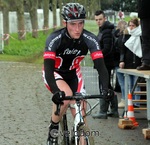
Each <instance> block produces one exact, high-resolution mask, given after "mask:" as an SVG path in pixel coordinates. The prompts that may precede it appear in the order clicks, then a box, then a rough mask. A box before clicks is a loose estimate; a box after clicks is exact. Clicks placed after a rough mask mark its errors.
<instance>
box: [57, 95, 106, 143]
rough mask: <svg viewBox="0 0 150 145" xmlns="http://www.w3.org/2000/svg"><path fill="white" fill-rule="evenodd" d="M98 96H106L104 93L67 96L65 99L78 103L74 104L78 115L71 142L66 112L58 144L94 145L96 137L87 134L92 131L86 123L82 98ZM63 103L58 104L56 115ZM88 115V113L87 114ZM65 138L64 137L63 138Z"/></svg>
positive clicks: (61, 122) (75, 119) (61, 123)
mask: <svg viewBox="0 0 150 145" xmlns="http://www.w3.org/2000/svg"><path fill="white" fill-rule="evenodd" d="M96 98H104V96H103V95H81V94H78V95H75V96H66V97H65V98H63V100H75V101H76V103H75V104H72V105H73V106H74V108H75V110H76V115H75V118H74V126H73V130H72V132H73V135H72V136H71V142H70V132H69V130H68V124H67V115H66V114H64V115H63V117H62V120H61V121H60V125H61V128H62V133H63V134H59V133H58V134H59V136H58V144H57V145H94V138H93V137H92V136H89V135H87V134H86V133H87V132H88V133H89V132H90V129H89V128H88V127H87V126H86V125H85V122H84V116H83V115H82V112H81V100H86V99H96ZM60 107H61V105H58V106H57V110H56V112H55V114H56V115H59V112H60ZM86 115H87V114H86ZM62 138H63V139H62Z"/></svg>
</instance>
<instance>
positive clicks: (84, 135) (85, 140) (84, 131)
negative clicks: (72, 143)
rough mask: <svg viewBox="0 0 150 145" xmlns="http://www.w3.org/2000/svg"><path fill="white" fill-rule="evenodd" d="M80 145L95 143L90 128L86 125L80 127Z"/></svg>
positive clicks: (92, 144)
mask: <svg viewBox="0 0 150 145" xmlns="http://www.w3.org/2000/svg"><path fill="white" fill-rule="evenodd" d="M78 135H79V138H78V145H95V144H94V138H93V137H92V136H91V135H90V129H89V128H88V127H87V126H85V125H81V126H80V127H79V128H78Z"/></svg>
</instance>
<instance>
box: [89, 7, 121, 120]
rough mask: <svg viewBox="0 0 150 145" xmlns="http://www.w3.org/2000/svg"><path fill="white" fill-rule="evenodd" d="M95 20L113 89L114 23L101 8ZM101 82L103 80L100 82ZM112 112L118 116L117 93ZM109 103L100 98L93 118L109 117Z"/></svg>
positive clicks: (113, 115)
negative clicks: (98, 108)
mask: <svg viewBox="0 0 150 145" xmlns="http://www.w3.org/2000/svg"><path fill="white" fill-rule="evenodd" d="M95 21H96V23H97V25H98V26H99V33H98V40H99V44H100V46H101V49H102V52H103V55H104V62H105V65H106V68H107V71H108V74H109V88H110V89H112V87H111V84H110V76H111V70H112V69H113V68H114V56H113V50H112V49H113V35H112V31H113V29H114V25H113V24H112V23H110V22H109V21H107V19H106V17H105V13H104V12H103V11H101V10H98V11H96V12H95ZM100 83H101V82H100ZM110 104H111V112H109V113H108V115H109V116H112V117H118V116H119V115H118V100H117V96H116V95H115V97H114V99H113V100H112V101H111V102H110ZM108 106H109V103H108V102H106V101H105V100H104V99H100V111H99V112H98V113H97V114H93V115H92V117H93V118H99V119H107V116H108V115H107V111H108Z"/></svg>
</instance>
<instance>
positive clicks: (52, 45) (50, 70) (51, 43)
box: [43, 33, 61, 93]
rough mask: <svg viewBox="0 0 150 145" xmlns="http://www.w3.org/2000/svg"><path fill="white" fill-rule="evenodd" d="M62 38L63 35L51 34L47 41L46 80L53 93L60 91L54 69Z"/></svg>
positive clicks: (44, 56)
mask: <svg viewBox="0 0 150 145" xmlns="http://www.w3.org/2000/svg"><path fill="white" fill-rule="evenodd" d="M60 38H61V34H57V33H53V34H51V35H50V36H49V37H48V38H47V40H46V44H45V51H44V54H43V59H44V71H45V79H46V81H47V83H48V85H49V87H50V88H51V92H52V93H55V92H57V91H59V88H58V86H57V84H56V80H55V78H54V68H55V60H56V49H57V47H58V45H59V42H60Z"/></svg>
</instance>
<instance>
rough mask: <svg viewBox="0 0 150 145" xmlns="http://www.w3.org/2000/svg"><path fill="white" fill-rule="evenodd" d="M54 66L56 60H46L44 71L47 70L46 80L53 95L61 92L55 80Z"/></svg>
mask: <svg viewBox="0 0 150 145" xmlns="http://www.w3.org/2000/svg"><path fill="white" fill-rule="evenodd" d="M54 66H55V60H54V59H44V70H45V78H46V81H47V83H48V85H49V86H50V89H51V91H52V93H55V92H57V91H60V90H59V88H58V87H57V84H56V80H55V78H54Z"/></svg>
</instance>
